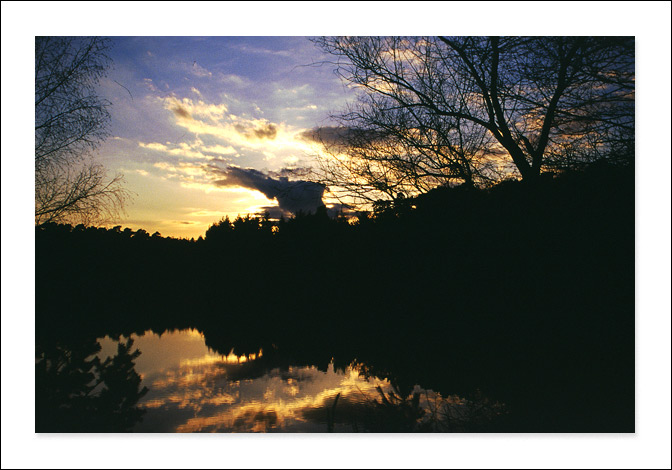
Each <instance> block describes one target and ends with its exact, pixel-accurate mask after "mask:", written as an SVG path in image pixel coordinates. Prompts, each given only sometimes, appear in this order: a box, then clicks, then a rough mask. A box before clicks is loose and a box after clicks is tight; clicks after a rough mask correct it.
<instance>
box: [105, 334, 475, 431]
mask: <svg viewBox="0 0 672 470" xmlns="http://www.w3.org/2000/svg"><path fill="white" fill-rule="evenodd" d="M131 339H132V340H133V349H135V348H137V349H138V350H139V351H141V354H140V355H139V356H138V357H137V359H136V360H135V371H136V372H137V374H138V375H139V377H140V378H141V384H140V387H147V389H148V391H147V393H146V394H145V395H144V396H143V397H142V398H141V399H140V400H139V401H138V403H137V407H138V408H139V409H140V410H142V411H143V412H144V413H143V415H142V418H141V420H140V421H139V422H137V423H136V424H135V425H134V426H133V427H132V429H131V430H132V431H134V432H327V431H333V432H365V431H374V432H376V431H410V430H423V428H424V430H449V429H448V428H449V426H450V423H451V422H452V423H453V424H454V425H456V424H457V423H458V421H464V420H465V419H469V415H470V413H472V414H473V407H472V406H470V405H472V404H471V403H470V402H467V401H466V400H463V399H460V398H458V397H443V396H441V395H440V394H438V393H435V392H433V391H431V390H423V389H422V388H420V387H419V386H418V387H415V389H414V390H413V391H412V393H411V394H410V395H409V396H401V394H400V392H399V390H398V389H395V387H394V386H393V385H392V383H391V382H390V381H389V380H387V379H382V378H379V377H375V376H371V375H370V374H367V373H366V367H365V366H364V365H362V364H357V363H352V364H350V365H348V366H347V367H345V368H343V369H340V368H339V369H337V368H335V367H334V364H333V362H332V363H330V364H329V365H328V366H327V368H326V370H320V369H318V367H316V366H314V365H287V366H283V367H275V364H273V363H271V362H269V361H268V360H267V356H265V355H264V351H263V350H260V351H259V352H257V353H253V354H248V355H236V353H235V351H231V352H230V353H229V354H228V355H223V354H220V353H218V352H215V351H213V350H212V349H210V348H208V347H207V346H206V344H205V338H204V336H203V334H202V333H200V332H199V331H198V330H195V329H190V330H180V331H172V332H165V333H163V334H162V335H157V334H155V333H153V332H152V331H147V332H145V333H144V334H141V335H135V334H134V335H132V336H131ZM123 340H124V339H123V338H122V342H123ZM99 343H100V345H101V350H100V352H99V353H98V357H100V358H101V360H104V359H105V358H107V357H112V356H114V355H115V354H116V353H117V348H118V343H119V341H118V340H114V339H112V338H110V337H105V338H100V339H99ZM448 418H451V419H450V420H449V419H448ZM441 426H443V429H442V428H441Z"/></svg>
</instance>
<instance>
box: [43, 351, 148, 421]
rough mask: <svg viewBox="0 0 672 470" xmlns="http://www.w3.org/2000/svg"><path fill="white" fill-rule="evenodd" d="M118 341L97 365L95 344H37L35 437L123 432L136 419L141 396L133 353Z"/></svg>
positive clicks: (143, 393) (136, 352)
mask: <svg viewBox="0 0 672 470" xmlns="http://www.w3.org/2000/svg"><path fill="white" fill-rule="evenodd" d="M132 346H133V340H132V339H130V338H129V339H128V340H127V341H126V342H122V341H120V342H119V344H118V347H117V354H116V355H115V356H114V357H108V358H107V359H105V360H104V361H101V360H100V358H99V357H98V356H96V354H97V353H99V352H100V349H101V347H100V344H99V343H98V342H97V341H95V340H91V341H76V342H73V343H72V344H68V343H54V342H50V341H47V342H45V343H43V344H38V345H37V355H36V363H35V369H36V376H35V379H36V387H35V391H36V410H35V411H36V416H35V419H36V423H35V424H36V431H37V432H128V431H130V430H131V429H132V427H133V426H134V425H135V424H136V423H137V422H138V421H140V420H141V418H142V415H143V414H144V413H145V411H144V410H142V409H140V408H138V407H137V403H138V401H139V400H140V399H141V398H142V397H143V396H144V395H145V394H146V393H147V391H148V389H147V387H142V388H141V387H140V383H141V378H140V376H139V375H138V373H137V372H136V371H135V363H134V361H135V359H136V358H137V357H138V356H139V355H140V351H139V350H135V351H133V352H131V348H132Z"/></svg>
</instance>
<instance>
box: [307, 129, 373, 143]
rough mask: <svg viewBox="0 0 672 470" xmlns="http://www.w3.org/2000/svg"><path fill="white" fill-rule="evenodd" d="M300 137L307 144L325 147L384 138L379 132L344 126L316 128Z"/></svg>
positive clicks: (308, 130)
mask: <svg viewBox="0 0 672 470" xmlns="http://www.w3.org/2000/svg"><path fill="white" fill-rule="evenodd" d="M298 137H299V138H300V139H301V140H304V141H306V142H311V143H318V144H322V145H325V146H332V145H335V146H342V145H348V144H351V143H353V142H359V143H367V142H375V141H376V140H381V139H383V138H384V136H383V134H382V133H380V132H377V131H369V130H365V129H355V128H352V127H343V126H324V127H315V128H313V129H307V130H305V131H303V132H301V133H299V134H298Z"/></svg>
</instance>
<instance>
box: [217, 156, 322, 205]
mask: <svg viewBox="0 0 672 470" xmlns="http://www.w3.org/2000/svg"><path fill="white" fill-rule="evenodd" d="M220 172H221V174H222V175H223V176H224V178H223V179H220V180H217V181H215V184H216V185H217V186H219V187H227V186H240V187H243V188H248V189H254V190H257V191H259V192H261V193H262V194H264V196H266V197H267V198H268V199H276V200H277V201H278V206H279V207H280V209H281V210H282V211H283V212H284V213H285V215H287V214H290V213H291V214H297V213H298V212H303V213H314V212H315V211H316V210H317V208H318V207H321V206H323V205H324V202H323V201H322V196H323V194H324V190H325V187H324V186H323V185H321V184H318V183H314V182H312V181H302V180H290V179H289V178H288V177H287V176H285V175H286V174H288V173H287V172H284V173H282V172H281V175H280V176H278V177H277V178H273V177H271V176H269V175H267V174H264V173H262V172H261V171H258V170H254V169H251V168H247V169H243V168H236V167H228V168H227V169H226V170H220Z"/></svg>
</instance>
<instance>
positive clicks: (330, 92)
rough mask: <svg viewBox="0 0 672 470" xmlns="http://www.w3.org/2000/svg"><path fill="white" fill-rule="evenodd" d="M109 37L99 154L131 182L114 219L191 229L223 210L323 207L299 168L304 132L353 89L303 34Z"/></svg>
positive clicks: (176, 232)
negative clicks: (105, 123) (105, 129)
mask: <svg viewBox="0 0 672 470" xmlns="http://www.w3.org/2000/svg"><path fill="white" fill-rule="evenodd" d="M112 43H113V46H112V49H111V50H110V57H111V59H112V62H113V64H112V67H111V68H110V70H109V71H108V74H107V76H106V77H105V78H103V79H102V80H101V83H100V88H99V94H100V97H101V98H104V99H106V100H108V101H109V102H111V103H112V106H111V107H110V108H109V110H110V113H111V116H112V121H111V124H110V128H109V130H110V133H111V137H109V138H108V139H107V140H106V141H105V142H104V143H103V144H102V145H101V146H100V147H99V149H98V155H97V158H98V159H99V161H100V162H101V163H103V164H104V165H105V167H106V168H107V169H108V172H109V175H110V176H111V175H112V174H117V173H121V174H123V175H124V178H125V182H126V185H125V186H126V188H127V189H128V190H129V191H130V192H131V193H132V197H131V200H130V201H129V203H127V205H126V208H125V212H126V214H125V216H124V217H123V219H122V220H121V221H119V222H118V223H121V224H122V225H123V226H124V227H130V228H132V229H139V228H142V229H145V230H147V231H148V232H150V233H154V232H155V231H158V232H159V233H161V235H163V236H173V237H185V238H191V237H194V238H197V237H198V236H200V235H204V233H205V231H206V230H207V228H208V227H209V226H210V225H211V224H213V223H215V222H217V221H219V220H220V219H221V218H222V217H224V216H227V215H228V216H229V217H231V218H235V217H236V216H237V215H246V214H248V213H249V214H255V213H260V212H264V211H266V210H268V211H269V213H270V214H271V216H276V217H277V216H279V215H281V214H283V215H291V214H293V213H296V211H298V210H304V211H307V210H314V209H315V207H316V206H317V205H320V204H321V203H323V202H324V203H326V204H327V205H328V207H329V206H331V203H330V202H329V198H328V193H327V194H323V193H324V188H322V187H321V186H318V185H316V184H313V183H308V182H305V181H303V182H301V178H300V174H299V175H297V170H301V169H305V168H307V167H310V165H311V163H312V162H313V158H314V157H313V156H314V155H315V152H316V151H317V147H316V145H315V143H314V142H313V141H311V139H310V138H309V135H310V133H309V131H310V130H311V129H313V128H315V127H318V126H325V125H328V124H329V120H328V116H329V114H330V112H335V111H338V110H339V109H342V108H343V106H344V105H345V103H346V102H347V101H348V100H352V99H354V96H355V92H354V90H352V89H348V88H347V87H346V86H345V85H344V83H342V81H341V80H340V78H339V77H338V76H337V75H336V74H335V73H334V67H333V66H332V65H330V64H324V63H322V62H324V61H325V60H329V59H330V57H329V56H328V55H325V54H324V53H323V52H322V51H321V50H320V49H318V48H317V47H316V46H315V45H314V44H313V43H312V42H311V41H310V40H309V38H308V37H288V36H282V37H280V36H278V37H251V36H247V37H156V36H145V37H113V38H112ZM320 63H322V65H319V64H320ZM297 180H298V182H297Z"/></svg>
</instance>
